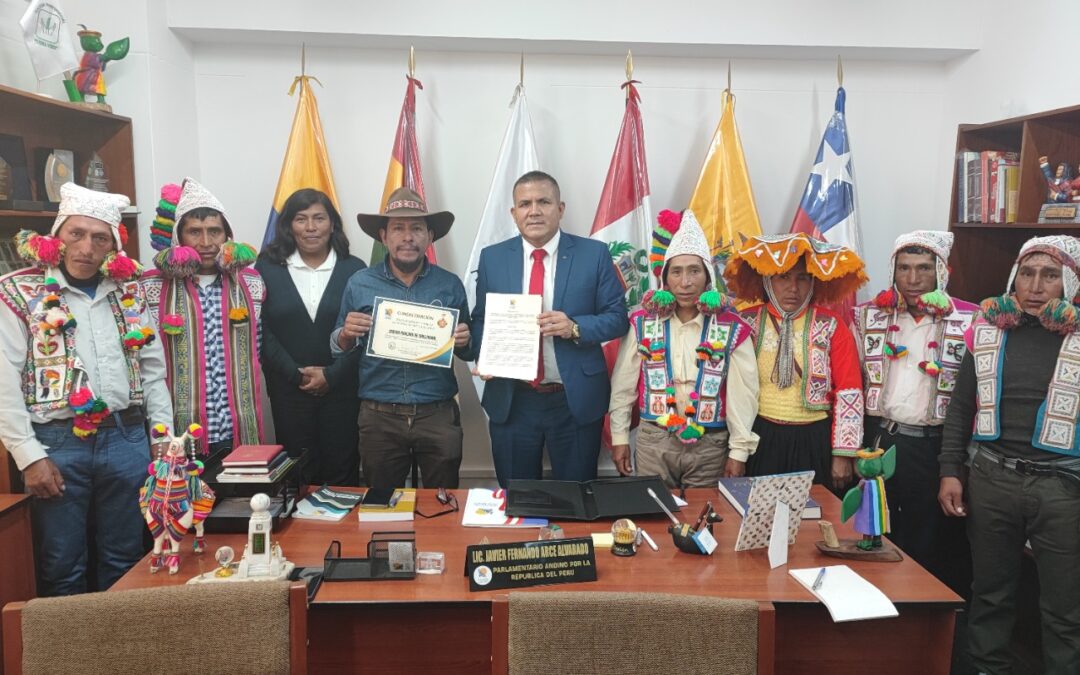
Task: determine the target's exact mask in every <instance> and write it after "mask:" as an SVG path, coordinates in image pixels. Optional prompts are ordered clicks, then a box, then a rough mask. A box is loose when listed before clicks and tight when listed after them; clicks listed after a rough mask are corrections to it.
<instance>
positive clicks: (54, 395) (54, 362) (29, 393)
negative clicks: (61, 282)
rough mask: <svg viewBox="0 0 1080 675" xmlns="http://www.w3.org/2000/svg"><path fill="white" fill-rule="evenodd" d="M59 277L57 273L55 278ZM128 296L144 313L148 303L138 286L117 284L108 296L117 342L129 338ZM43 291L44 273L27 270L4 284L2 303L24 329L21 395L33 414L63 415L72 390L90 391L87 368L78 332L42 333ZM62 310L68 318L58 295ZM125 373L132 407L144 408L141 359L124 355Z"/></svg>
mask: <svg viewBox="0 0 1080 675" xmlns="http://www.w3.org/2000/svg"><path fill="white" fill-rule="evenodd" d="M57 273H59V272H57ZM128 293H130V294H131V295H132V297H133V299H134V302H135V303H136V306H138V307H140V311H142V309H143V308H145V307H146V300H145V297H144V296H143V293H142V290H141V288H140V287H139V283H138V282H137V281H129V282H126V283H121V284H117V287H116V288H115V289H113V290H112V291H109V293H108V301H109V307H110V308H111V309H112V313H113V318H114V319H115V320H116V329H117V337H116V339H117V340H120V341H121V342H123V339H124V333H125V332H127V326H126V322H125V320H124V314H123V309H122V306H121V304H120V299H121V297H122V296H123V295H125V294H128ZM46 294H47V293H46V291H45V271H44V270H42V269H40V268H34V267H30V268H26V269H21V270H18V271H16V272H12V273H11V274H8V275H6V276H4V277H3V278H2V279H0V300H2V301H3V302H4V304H5V305H7V306H8V308H9V309H11V311H12V312H14V313H15V315H16V316H18V317H19V319H20V320H21V321H22V322H23V323H25V324H26V328H27V342H26V364H25V365H24V366H23V372H22V391H23V398H24V400H25V401H26V408H27V410H29V411H30V412H32V413H44V412H47V411H52V410H63V409H65V408H67V407H69V406H68V395H69V394H70V393H71V390H72V387H74V386H76V385H79V386H86V384H87V383H86V379H87V375H86V368H85V367H84V366H83V363H82V360H81V359H80V358H79V355H78V354H76V353H75V331H77V330H78V329H79V327H78V325H76V326H75V327H74V328H70V329H68V330H65V331H63V332H62V333H61V334H59V335H57V334H53V335H47V334H46V333H45V332H44V331H43V330H42V329H41V323H42V321H43V320H44V317H45V311H44V307H43V299H44V297H45V295H46ZM59 295H60V309H61V310H62V311H63V312H64V313H65V314H67V313H68V311H69V310H68V306H67V302H66V301H65V300H64V294H63V293H60V294H59ZM124 356H125V365H126V367H127V380H128V396H129V398H130V400H131V404H132V405H142V402H143V390H142V378H141V377H140V376H139V357H138V354H136V353H134V352H132V351H130V350H127V349H125V350H124Z"/></svg>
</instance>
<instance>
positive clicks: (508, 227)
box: [463, 84, 540, 396]
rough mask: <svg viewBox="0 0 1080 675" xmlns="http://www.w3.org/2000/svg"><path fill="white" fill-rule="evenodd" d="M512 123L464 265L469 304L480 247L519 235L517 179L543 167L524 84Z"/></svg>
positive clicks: (478, 384) (473, 298) (481, 388)
mask: <svg viewBox="0 0 1080 675" xmlns="http://www.w3.org/2000/svg"><path fill="white" fill-rule="evenodd" d="M510 106H511V108H512V110H511V112H510V124H509V125H507V127H506V135H505V136H503V142H502V149H501V150H499V161H498V162H496V163H495V176H494V178H492V179H491V190H490V191H489V192H488V198H487V204H486V205H485V206H484V215H483V216H481V217H480V227H479V228H478V229H477V231H476V239H475V240H474V241H473V247H472V253H470V254H469V265H468V266H467V267H466V268H465V278H464V279H463V281H464V282H465V293H466V295H467V296H468V298H469V307H470V308H472V307H475V306H476V276H477V272H478V270H479V268H480V251H482V250H483V249H484V247H486V246H491V245H492V244H498V243H499V242H500V241H506V240H507V239H509V238H511V237H514V236H517V234H518V229H517V225H515V224H514V219H513V218H512V217H511V216H510V207H512V206H513V205H514V182H515V181H516V180H517V179H518V178H520V177H521V176H522V175H523V174H526V173H528V172H530V171H535V170H537V169H539V168H540V159H539V158H538V157H537V154H536V141H535V140H534V139H533V130H532V119H531V118H530V117H529V108H528V106H527V105H526V103H525V88H524V87H523V86H522V85H520V84H519V85H518V86H517V88H516V89H515V90H514V99H513V100H512V101H511V102H510ZM473 382H474V383H475V384H476V395H477V396H483V395H484V383H483V382H482V381H481V380H480V378H473Z"/></svg>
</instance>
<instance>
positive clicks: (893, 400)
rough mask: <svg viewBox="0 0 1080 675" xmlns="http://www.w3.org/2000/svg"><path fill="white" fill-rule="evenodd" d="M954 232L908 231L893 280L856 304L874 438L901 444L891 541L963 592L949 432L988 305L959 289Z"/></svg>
mask: <svg viewBox="0 0 1080 675" xmlns="http://www.w3.org/2000/svg"><path fill="white" fill-rule="evenodd" d="M952 243H953V235H952V233H951V232H938V231H933V230H916V231H915V232H909V233H907V234H903V235H900V237H899V238H897V240H896V244H895V246H894V247H893V254H892V258H891V259H890V261H889V269H890V280H891V282H892V283H891V284H890V285H889V287H888V288H887V289H885V290H883V291H881V292H880V293H878V294H877V296H875V297H874V299H873V300H871V301H870V302H867V303H864V304H862V305H859V306H858V307H856V308H855V312H854V330H855V344H856V346H857V347H858V348H859V356H860V360H861V361H862V369H863V386H864V390H865V394H866V415H867V418H866V424H865V427H866V445H867V447H869V448H871V449H874V448H889V447H892V446H895V447H896V450H897V460H896V473H895V474H894V475H893V477H892V478H891V479H890V480H889V489H888V501H889V504H888V508H889V516H890V518H889V522H890V525H891V531H890V532H889V539H891V540H892V541H893V542H895V543H896V544H897V545H898V546H899V547H900V548H902V549H903V550H904V552H905V553H907V554H908V555H910V556H911V557H912V558H914V559H915V560H916V561H917V562H918V563H919V564H920V565H922V566H923V567H925V568H927V569H928V570H929V571H930V572H931V573H933V574H935V575H937V576H938V578H940V579H941V580H942V581H945V582H946V583H948V584H949V585H950V586H952V587H953V588H954V589H955V590H956V591H957V592H958V593H961V594H963V595H966V594H967V592H968V590H969V589H968V587H969V586H970V581H971V573H970V563H969V562H968V560H967V558H968V555H967V538H966V537H965V536H964V533H963V530H962V529H961V530H959V531H957V528H956V527H955V526H954V525H955V524H954V523H951V522H949V521H947V520H946V519H945V518H944V516H943V515H942V514H941V508H940V507H939V506H938V501H937V492H938V453H940V452H941V430H942V425H943V423H944V422H945V414H946V412H947V411H948V409H949V398H950V397H951V395H952V388H953V386H954V385H955V384H956V374H957V372H958V371H959V370H960V362H961V360H962V359H963V358H964V353H965V352H966V351H967V349H966V345H965V339H964V336H965V333H966V332H967V331H968V328H969V327H970V326H971V322H972V320H973V319H974V318H975V313H976V312H978V310H979V307H978V305H974V304H972V303H970V302H964V301H963V300H957V299H955V298H952V297H950V296H949V294H948V292H947V288H948V284H949V265H948V262H949V252H950V250H951V249H952Z"/></svg>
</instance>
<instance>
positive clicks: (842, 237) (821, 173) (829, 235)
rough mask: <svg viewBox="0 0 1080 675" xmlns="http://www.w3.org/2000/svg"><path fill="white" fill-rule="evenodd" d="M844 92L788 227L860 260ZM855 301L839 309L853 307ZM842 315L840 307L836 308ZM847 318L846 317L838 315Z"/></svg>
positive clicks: (839, 92)
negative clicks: (852, 251) (842, 248)
mask: <svg viewBox="0 0 1080 675" xmlns="http://www.w3.org/2000/svg"><path fill="white" fill-rule="evenodd" d="M846 98H847V92H845V91H844V88H843V87H838V88H837V90H836V108H835V110H834V111H833V114H832V117H831V118H830V119H829V123H828V124H827V125H826V126H825V134H824V135H823V136H822V138H821V145H820V146H819V147H818V151H817V157H816V158H815V159H814V168H812V169H810V178H809V180H807V181H806V189H805V190H803V198H802V201H801V202H800V203H799V208H798V210H797V211H796V212H795V220H794V221H792V223H791V232H803V233H805V234H807V235H809V236H811V237H814V238H815V239H822V240H824V241H827V242H829V243H830V244H839V245H841V246H847V247H848V248H850V249H852V250H854V251H855V253H856V254H858V255H859V257H862V235H861V231H860V228H859V211H858V208H857V204H856V198H855V162H854V160H853V159H852V156H851V144H850V143H849V142H848V133H847V122H846V121H845V118H844V101H845V99H846ZM855 302H856V299H855V297H854V296H853V297H851V298H849V299H848V300H847V301H845V302H844V303H841V305H846V306H854V305H855ZM837 309H838V310H840V311H843V309H844V307H837ZM841 316H847V313H843V314H841Z"/></svg>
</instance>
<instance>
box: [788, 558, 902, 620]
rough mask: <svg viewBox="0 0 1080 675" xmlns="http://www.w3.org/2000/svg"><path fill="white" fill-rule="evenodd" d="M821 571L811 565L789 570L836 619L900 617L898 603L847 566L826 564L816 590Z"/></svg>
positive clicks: (833, 618)
mask: <svg viewBox="0 0 1080 675" xmlns="http://www.w3.org/2000/svg"><path fill="white" fill-rule="evenodd" d="M820 571H821V568H820V567H811V568H808V569H802V570H790V571H789V574H791V576H793V577H795V580H796V581H798V582H799V583H800V584H802V585H803V586H805V587H806V590H808V591H810V592H811V593H813V594H814V595H815V596H816V597H817V599H818V600H821V602H823V603H824V604H825V607H826V608H828V610H829V614H830V615H831V616H832V620H833V621H834V622H836V623H840V622H842V621H860V620H863V619H883V618H887V617H890V616H899V612H897V611H896V605H894V604H892V602H891V601H890V600H889V598H888V597H886V596H885V594H884V593H882V592H881V590H880V589H879V588H878V587H877V586H875V585H874V584H872V583H870V582H869V581H867V580H866V579H863V578H862V577H861V576H859V575H858V573H856V572H855V570H853V569H851V568H850V567H848V566H847V565H829V566H827V567H826V568H825V578H824V579H822V581H821V586H819V587H818V589H817V590H816V591H815V590H813V586H814V580H815V579H817V575H818V572H820Z"/></svg>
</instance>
